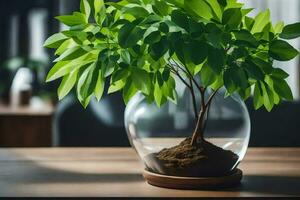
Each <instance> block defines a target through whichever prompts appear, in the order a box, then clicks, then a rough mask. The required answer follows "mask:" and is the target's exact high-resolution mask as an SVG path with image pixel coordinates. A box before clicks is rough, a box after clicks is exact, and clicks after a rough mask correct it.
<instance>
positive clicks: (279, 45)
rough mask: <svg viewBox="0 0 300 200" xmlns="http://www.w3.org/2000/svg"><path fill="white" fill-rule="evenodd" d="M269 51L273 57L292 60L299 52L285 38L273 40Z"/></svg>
mask: <svg viewBox="0 0 300 200" xmlns="http://www.w3.org/2000/svg"><path fill="white" fill-rule="evenodd" d="M269 53H270V56H271V57H272V58H274V59H275V60H279V61H287V60H291V59H293V58H295V57H296V56H297V55H298V54H299V52H298V51H297V50H296V49H295V48H294V47H292V46H291V45H290V44H289V43H287V42H285V41H283V40H274V41H272V42H271V44H270V47H269Z"/></svg>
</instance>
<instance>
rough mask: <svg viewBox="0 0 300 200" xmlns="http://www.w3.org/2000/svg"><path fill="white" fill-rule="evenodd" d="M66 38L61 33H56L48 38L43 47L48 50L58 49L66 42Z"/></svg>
mask: <svg viewBox="0 0 300 200" xmlns="http://www.w3.org/2000/svg"><path fill="white" fill-rule="evenodd" d="M67 39H68V37H66V36H65V35H64V34H62V33H56V34H54V35H52V36H50V37H49V38H48V39H47V40H46V41H45V43H44V47H48V48H58V47H59V46H60V45H61V44H62V43H63V42H64V41H66V40H67Z"/></svg>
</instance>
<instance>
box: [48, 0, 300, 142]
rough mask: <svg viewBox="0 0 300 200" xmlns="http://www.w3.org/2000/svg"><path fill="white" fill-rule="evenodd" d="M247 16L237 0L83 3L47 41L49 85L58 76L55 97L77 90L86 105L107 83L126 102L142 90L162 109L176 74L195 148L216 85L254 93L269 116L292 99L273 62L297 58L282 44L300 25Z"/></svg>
mask: <svg viewBox="0 0 300 200" xmlns="http://www.w3.org/2000/svg"><path fill="white" fill-rule="evenodd" d="M251 11H252V9H247V8H244V7H243V4H242V3H239V2H237V1H236V0H122V1H119V2H107V3H104V2H103V0H82V1H81V5H80V12H74V13H73V14H71V15H63V16H58V17H56V19H58V20H59V21H60V22H62V23H63V24H65V25H67V26H69V29H68V30H64V31H61V32H59V33H56V34H54V35H53V36H51V37H50V38H49V39H48V40H47V41H46V42H45V46H46V47H49V48H54V49H56V51H55V55H57V58H56V59H55V60H54V63H55V65H54V66H53V68H52V69H51V70H50V72H49V74H48V77H47V81H53V80H55V79H59V78H62V81H61V84H60V86H59V88H58V96H59V99H62V98H63V97H64V96H66V95H67V94H68V93H69V92H70V90H71V89H72V88H73V87H76V89H77V97H78V99H79V101H80V102H81V104H82V105H83V106H84V107H86V106H87V105H88V103H89V101H90V99H91V97H92V96H95V97H96V98H97V99H98V100H100V99H101V97H102V95H103V93H104V92H106V91H104V85H105V83H106V81H105V80H106V79H109V89H108V91H107V93H108V94H110V93H113V92H117V91H122V93H123V99H124V101H125V103H127V102H128V101H129V100H130V99H131V98H132V97H133V96H134V95H135V94H136V93H137V92H141V93H142V94H143V95H144V96H145V97H146V98H147V100H148V101H149V103H151V102H155V103H156V104H157V105H158V106H161V105H163V104H164V103H165V102H167V101H168V100H170V101H173V102H174V103H176V90H175V85H176V82H175V79H174V77H177V78H178V79H179V80H180V81H181V82H182V83H183V84H184V85H185V86H186V87H187V88H188V90H189V91H190V95H191V97H192V102H191V103H192V105H193V108H194V114H195V119H196V125H195V130H194V132H193V133H192V134H191V139H190V140H189V142H190V144H191V146H194V147H199V145H200V146H201V144H202V143H203V142H204V143H205V140H204V137H203V135H204V131H205V130H204V129H205V128H204V127H205V126H204V124H205V119H206V115H207V113H208V112H209V107H210V105H211V102H212V100H213V98H214V96H215V95H216V93H217V92H218V90H219V89H220V88H222V87H225V89H226V96H230V95H232V94H233V93H237V94H239V95H240V96H241V98H242V99H243V100H246V99H248V98H249V96H250V95H251V91H253V102H254V108H255V109H258V108H260V107H262V106H264V107H265V108H266V109H267V110H268V111H271V109H272V108H273V106H274V105H278V104H279V103H280V102H281V101H282V100H292V99H293V96H292V92H291V90H290V88H289V86H288V84H287V82H286V80H285V79H286V78H287V77H288V74H287V73H286V72H285V71H284V70H282V69H280V68H276V66H274V61H275V60H278V61H288V60H291V59H293V58H295V57H296V56H297V55H298V51H297V50H296V49H294V48H293V47H292V46H291V45H290V44H289V43H287V42H286V41H285V40H283V39H294V38H297V37H299V36H300V23H296V24H290V25H287V26H285V25H284V23H283V22H278V23H277V24H276V25H274V24H273V23H272V22H271V21H270V11H269V10H266V11H264V12H261V13H259V14H258V15H257V16H255V17H254V18H252V17H249V16H248V13H249V12H251ZM208 91H212V92H209V97H208V98H207V94H208ZM196 94H200V96H201V98H200V99H197V98H196V97H197V96H199V95H196ZM197 105H200V107H197ZM202 146H203V145H202Z"/></svg>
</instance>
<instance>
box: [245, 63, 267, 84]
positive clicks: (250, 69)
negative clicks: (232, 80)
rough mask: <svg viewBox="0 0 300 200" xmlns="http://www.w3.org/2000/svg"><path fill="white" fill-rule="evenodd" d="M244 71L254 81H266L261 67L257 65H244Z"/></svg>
mask: <svg viewBox="0 0 300 200" xmlns="http://www.w3.org/2000/svg"><path fill="white" fill-rule="evenodd" d="M244 69H245V70H246V72H247V74H248V76H249V77H250V78H252V79H254V80H261V81H262V80H264V74H263V72H262V70H261V69H260V67H258V66H257V65H256V64H254V63H252V62H250V63H247V64H245V65H244Z"/></svg>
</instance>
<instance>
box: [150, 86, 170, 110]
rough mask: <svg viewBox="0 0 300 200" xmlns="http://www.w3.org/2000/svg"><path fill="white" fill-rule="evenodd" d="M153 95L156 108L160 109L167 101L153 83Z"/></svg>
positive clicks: (158, 87)
mask: <svg viewBox="0 0 300 200" xmlns="http://www.w3.org/2000/svg"><path fill="white" fill-rule="evenodd" d="M153 95H154V100H155V103H156V105H157V106H158V107H160V106H161V105H162V104H164V103H165V102H166V101H167V99H166V98H165V97H164V94H163V90H162V89H161V88H160V86H159V84H158V83H155V85H154V92H153Z"/></svg>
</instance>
